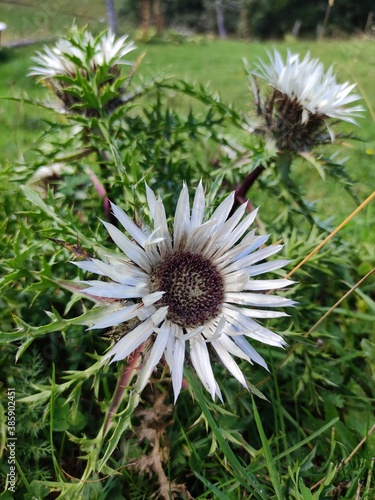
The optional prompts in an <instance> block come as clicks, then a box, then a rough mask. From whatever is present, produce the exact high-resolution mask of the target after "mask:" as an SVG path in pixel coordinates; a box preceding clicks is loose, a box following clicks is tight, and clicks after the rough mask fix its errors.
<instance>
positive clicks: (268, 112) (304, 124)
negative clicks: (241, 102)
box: [250, 50, 363, 151]
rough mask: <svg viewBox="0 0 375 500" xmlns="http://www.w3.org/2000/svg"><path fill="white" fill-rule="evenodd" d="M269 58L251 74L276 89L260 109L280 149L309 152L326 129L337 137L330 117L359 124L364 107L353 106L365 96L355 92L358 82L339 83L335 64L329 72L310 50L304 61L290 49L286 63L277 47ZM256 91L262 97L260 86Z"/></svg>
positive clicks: (257, 64)
mask: <svg viewBox="0 0 375 500" xmlns="http://www.w3.org/2000/svg"><path fill="white" fill-rule="evenodd" d="M268 57H269V63H266V62H264V61H262V60H259V62H258V63H256V64H255V69H254V70H252V71H250V76H251V77H253V76H255V77H259V78H261V79H263V80H265V81H266V82H267V83H268V85H270V86H271V87H272V88H273V91H272V93H271V94H270V96H269V97H268V98H267V100H266V101H265V103H262V102H260V101H259V100H258V111H259V114H260V115H261V116H262V118H263V119H264V122H265V127H264V128H265V129H266V128H268V129H269V130H270V131H271V134H272V135H273V136H274V137H275V138H276V142H277V144H278V146H279V148H280V149H284V150H291V151H307V150H309V149H311V148H312V147H313V146H314V145H315V144H317V143H318V142H319V140H320V139H321V138H322V135H323V131H324V130H325V128H328V131H329V132H330V134H331V138H333V135H332V133H331V130H330V129H329V126H328V121H327V120H328V118H333V119H336V120H342V121H346V122H350V123H354V124H356V120H355V117H358V116H361V112H362V111H363V108H362V106H359V105H355V106H350V105H351V104H352V103H353V102H355V101H358V100H359V99H360V98H361V97H360V95H358V94H355V93H352V91H353V89H354V88H355V84H350V83H349V82H345V83H342V84H340V83H337V81H336V76H335V74H334V72H333V67H332V66H331V67H330V68H329V69H328V71H326V72H325V71H324V67H323V64H322V63H321V62H320V61H319V60H318V59H311V58H310V54H309V53H307V54H306V56H305V57H304V58H303V59H302V60H301V59H300V55H299V54H293V53H291V52H290V51H288V55H287V57H286V59H285V62H284V59H283V58H282V56H281V55H280V54H279V52H278V51H277V50H274V53H273V55H272V54H271V53H269V52H268ZM253 87H255V88H256V85H255V83H254V82H253ZM256 94H257V99H258V94H259V92H258V90H257V88H256Z"/></svg>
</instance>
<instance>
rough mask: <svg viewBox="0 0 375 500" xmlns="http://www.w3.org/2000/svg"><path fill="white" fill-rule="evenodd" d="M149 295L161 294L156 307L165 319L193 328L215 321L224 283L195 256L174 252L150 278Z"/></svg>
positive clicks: (215, 269) (213, 269)
mask: <svg viewBox="0 0 375 500" xmlns="http://www.w3.org/2000/svg"><path fill="white" fill-rule="evenodd" d="M149 284H150V292H151V293H152V292H156V291H163V292H165V293H164V295H163V297H162V299H161V300H160V301H159V302H158V303H157V304H158V306H161V307H163V306H168V314H167V318H168V319H169V320H170V321H173V322H174V323H177V324H178V325H180V326H182V327H185V328H196V327H198V326H200V325H204V324H205V323H206V322H207V321H209V320H210V319H213V318H215V317H216V316H217V315H218V314H219V313H220V311H221V306H222V304H223V300H224V282H223V278H222V276H221V274H220V273H219V271H218V270H217V268H216V267H215V266H214V265H213V264H212V263H211V262H210V261H209V260H208V259H205V258H204V257H202V256H201V255H199V254H193V253H190V252H178V253H175V254H172V255H170V256H169V257H167V258H166V259H165V260H164V261H163V262H162V263H161V264H159V265H158V266H157V267H156V268H155V269H154V270H153V272H152V273H151V276H150V282H149Z"/></svg>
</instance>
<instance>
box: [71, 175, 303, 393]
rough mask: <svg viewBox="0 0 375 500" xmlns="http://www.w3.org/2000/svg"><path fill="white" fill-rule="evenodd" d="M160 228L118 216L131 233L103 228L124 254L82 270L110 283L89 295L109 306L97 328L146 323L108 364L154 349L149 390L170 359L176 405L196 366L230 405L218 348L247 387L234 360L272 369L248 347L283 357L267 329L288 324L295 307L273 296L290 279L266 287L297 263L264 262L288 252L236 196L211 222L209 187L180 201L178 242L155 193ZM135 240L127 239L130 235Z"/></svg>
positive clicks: (91, 287) (92, 286)
mask: <svg viewBox="0 0 375 500" xmlns="http://www.w3.org/2000/svg"><path fill="white" fill-rule="evenodd" d="M147 200H148V206H149V210H150V213H151V217H152V220H153V227H151V228H150V229H149V230H147V231H144V230H141V229H140V228H139V227H138V226H137V225H136V224H135V223H134V222H133V221H132V220H131V219H130V218H129V217H128V216H127V215H126V214H125V213H124V212H123V211H122V210H121V208H119V207H118V206H116V205H114V204H112V210H113V214H114V216H115V217H116V219H117V220H118V222H119V224H121V226H122V227H123V229H124V230H125V232H123V231H122V230H120V229H118V228H117V227H115V226H114V225H112V224H110V223H108V222H103V224H104V225H105V227H106V229H107V230H108V232H109V234H110V236H111V238H112V239H113V241H114V242H115V243H116V245H117V246H118V247H119V248H120V250H121V251H122V252H123V255H119V256H118V257H117V258H114V257H108V258H107V261H106V262H103V261H101V260H98V259H92V260H88V261H84V262H76V263H75V264H76V265H77V266H78V267H80V268H81V269H84V270H86V271H91V272H93V273H96V274H98V275H101V276H102V277H106V278H109V281H108V280H106V281H104V280H103V281H102V280H99V281H85V282H84V283H85V284H86V285H87V288H85V289H84V290H83V293H85V294H88V295H90V296H92V297H93V298H95V299H96V300H101V301H105V300H107V299H110V302H109V303H108V305H107V306H106V307H105V308H104V309H103V312H102V313H101V314H100V315H99V318H98V320H97V321H96V323H95V324H94V325H92V328H108V327H115V326H117V325H121V324H123V323H126V322H127V321H129V320H131V319H133V318H137V326H135V328H133V329H131V328H130V330H131V331H128V333H125V334H124V336H123V337H122V338H121V339H120V340H119V341H118V342H117V343H116V344H115V345H114V346H113V347H112V349H111V350H110V351H109V352H108V353H107V354H106V357H107V358H108V359H111V360H112V361H118V360H121V359H124V358H126V357H127V356H129V355H130V354H131V353H132V352H133V351H135V350H136V349H137V348H139V347H140V346H141V344H142V343H144V342H146V341H148V343H149V344H150V345H152V347H151V349H147V352H148V355H147V356H146V360H145V363H144V365H143V366H142V368H141V370H140V373H139V380H138V383H137V386H138V387H141V389H142V388H143V387H144V386H145V384H146V383H147V380H148V379H149V377H150V375H151V373H152V371H153V370H154V368H155V367H156V365H157V364H158V363H159V361H160V360H161V358H162V357H163V356H164V359H165V361H166V362H167V364H168V365H169V368H170V371H171V376H172V385H173V390H174V395H175V400H176V399H177V397H178V395H179V393H180V390H181V384H182V378H183V369H184V363H185V359H186V357H187V356H189V357H190V360H191V363H192V365H193V367H194V369H195V371H196V373H197V375H198V377H199V378H200V380H201V382H202V384H203V385H204V387H205V388H206V389H207V391H209V393H210V394H211V396H212V398H214V397H215V395H217V396H218V397H219V398H220V399H221V398H222V396H221V392H220V389H219V386H218V384H217V382H216V380H215V376H214V372H213V369H212V365H211V361H210V355H209V347H210V346H211V347H212V348H213V350H214V351H216V354H217V356H218V357H219V359H220V360H221V362H222V363H223V365H224V366H225V367H226V368H227V369H228V371H229V372H230V373H231V374H232V375H233V376H234V377H235V378H236V379H237V380H238V381H239V382H240V383H241V384H242V385H243V386H244V387H247V383H246V380H245V377H244V374H243V372H242V371H241V369H240V367H239V366H238V364H237V362H236V361H235V359H234V357H237V358H240V359H244V360H246V361H248V362H249V363H253V362H255V363H257V364H259V365H261V366H263V367H264V368H266V369H267V365H266V363H265V361H264V359H263V358H262V357H261V356H260V355H259V354H258V353H257V352H256V350H255V349H254V347H252V345H251V344H250V343H249V342H248V340H247V339H248V338H249V339H254V340H257V341H260V342H263V343H265V344H268V345H271V346H276V347H282V346H284V345H285V342H284V340H283V339H282V337H281V336H280V335H278V334H276V333H274V332H272V331H270V330H269V329H267V328H265V327H264V326H262V325H260V324H259V323H258V322H257V320H258V319H266V318H277V317H281V316H286V314H285V313H284V312H283V311H279V310H275V308H279V307H285V306H292V305H293V304H294V302H293V301H292V300H290V299H287V298H284V297H281V296H278V295H269V294H266V293H264V292H265V291H266V290H270V289H272V290H274V289H281V288H284V287H286V286H288V285H290V284H291V283H293V282H291V281H289V280H287V279H271V280H265V279H259V277H260V276H262V275H263V274H264V273H268V272H271V271H274V270H276V269H280V268H282V267H283V266H284V265H285V264H286V263H287V262H288V261H285V260H273V261H271V262H262V261H264V259H266V258H268V257H269V256H272V255H274V254H276V253H277V252H279V251H280V250H281V248H282V246H281V245H270V246H268V247H265V248H263V245H264V243H265V242H266V240H267V238H268V236H257V235H256V234H255V230H252V231H248V229H249V227H250V226H251V224H252V223H253V222H254V219H255V217H256V213H257V211H256V210H255V211H253V212H251V213H250V214H247V215H245V211H246V204H244V205H242V206H240V207H239V208H238V209H237V210H236V211H235V212H234V213H233V215H230V212H231V209H232V206H233V201H234V195H233V194H231V195H230V196H228V197H227V198H226V199H225V200H224V201H223V202H222V203H221V204H220V205H219V206H218V207H217V209H216V210H215V211H214V212H213V214H212V215H211V217H209V218H208V220H206V221H204V212H205V196H204V191H203V187H202V184H201V183H200V184H199V186H198V188H197V190H196V193H195V197H194V202H193V206H192V209H190V203H189V194H188V188H187V186H186V185H185V184H184V186H183V188H182V191H181V193H180V196H179V199H178V203H177V207H176V212H175V218H174V227H173V230H172V231H171V232H170V230H169V228H168V224H167V217H166V213H165V209H164V205H163V202H162V200H161V199H160V198H156V196H155V194H154V192H153V191H152V190H151V189H150V188H148V187H147ZM125 233H127V234H125Z"/></svg>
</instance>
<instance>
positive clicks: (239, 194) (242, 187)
mask: <svg viewBox="0 0 375 500" xmlns="http://www.w3.org/2000/svg"><path fill="white" fill-rule="evenodd" d="M264 169H265V168H264V167H263V166H262V165H258V166H257V167H256V168H254V170H252V171H251V172H250V173H249V175H247V176H246V177H245V179H244V180H243V181H242V183H241V184H239V185H238V186H237V189H236V190H235V192H234V204H233V208H232V213H233V212H234V211H235V210H236V208H238V207H239V206H240V205H242V203H246V201H247V207H246V211H247V212H251V211H252V210H253V206H252V204H251V202H250V200H248V199H247V198H246V193H247V192H248V191H249V189H250V188H251V186H252V185H253V184H254V182H255V181H256V180H257V179H258V177H259V176H260V174H261V173H262V172H263V170H264Z"/></svg>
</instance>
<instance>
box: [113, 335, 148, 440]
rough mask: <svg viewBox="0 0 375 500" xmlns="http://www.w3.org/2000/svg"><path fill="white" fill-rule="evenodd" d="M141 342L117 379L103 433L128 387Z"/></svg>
mask: <svg viewBox="0 0 375 500" xmlns="http://www.w3.org/2000/svg"><path fill="white" fill-rule="evenodd" d="M142 349H143V344H141V345H140V346H139V347H138V349H136V350H135V351H134V352H133V353H132V354H131V355H130V356H129V358H128V364H126V365H124V366H123V369H122V374H121V377H120V378H119V380H118V383H117V386H116V390H115V393H114V396H113V399H112V403H111V407H110V409H109V412H108V415H107V419H106V422H105V424H104V434H106V433H107V431H108V429H109V427H110V425H111V422H112V420H113V417H114V416H115V415H116V413H117V410H118V407H119V406H120V403H121V399H122V396H123V394H124V391H125V389H126V388H127V387H129V385H130V382H131V379H132V378H133V375H134V372H135V370H136V369H137V367H138V365H139V363H140V360H141V352H142Z"/></svg>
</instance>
